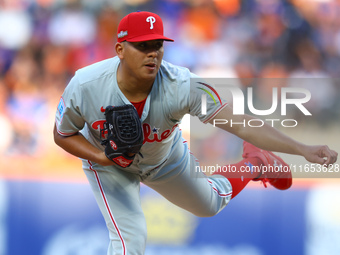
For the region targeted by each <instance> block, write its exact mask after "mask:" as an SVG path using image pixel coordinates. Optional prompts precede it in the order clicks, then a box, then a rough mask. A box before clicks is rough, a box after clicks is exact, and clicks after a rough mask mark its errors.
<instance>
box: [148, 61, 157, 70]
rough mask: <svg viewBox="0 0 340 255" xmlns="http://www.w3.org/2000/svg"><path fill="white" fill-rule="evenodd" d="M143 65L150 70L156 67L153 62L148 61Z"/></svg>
mask: <svg viewBox="0 0 340 255" xmlns="http://www.w3.org/2000/svg"><path fill="white" fill-rule="evenodd" d="M145 67H146V68H147V69H149V70H151V71H153V70H155V69H156V68H157V65H156V64H155V63H148V64H145Z"/></svg>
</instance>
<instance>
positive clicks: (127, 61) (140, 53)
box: [120, 40, 164, 80]
mask: <svg viewBox="0 0 340 255" xmlns="http://www.w3.org/2000/svg"><path fill="white" fill-rule="evenodd" d="M163 55H164V48H163V40H152V41H144V42H124V43H123V50H122V52H121V56H120V59H121V60H123V62H124V68H126V70H127V71H128V72H129V75H134V76H136V77H137V78H139V79H147V80H154V79H155V77H156V75H157V72H158V70H159V68H160V66H161V62H162V59H163Z"/></svg>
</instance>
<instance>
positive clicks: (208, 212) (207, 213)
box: [192, 207, 219, 218]
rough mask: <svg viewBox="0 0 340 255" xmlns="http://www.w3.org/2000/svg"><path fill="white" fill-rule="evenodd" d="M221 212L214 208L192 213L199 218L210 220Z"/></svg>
mask: <svg viewBox="0 0 340 255" xmlns="http://www.w3.org/2000/svg"><path fill="white" fill-rule="evenodd" d="M218 212H219V210H217V209H215V208H212V207H205V208H201V209H199V210H195V211H192V213H193V214H194V215H195V216H197V217H202V218H208V217H212V216H215V215H216V214H217V213H218Z"/></svg>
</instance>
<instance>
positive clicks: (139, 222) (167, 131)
mask: <svg viewBox="0 0 340 255" xmlns="http://www.w3.org/2000/svg"><path fill="white" fill-rule="evenodd" d="M118 65H119V58H117V57H114V58H111V59H107V60H104V61H101V62H99V63H96V64H93V65H91V66H88V67H85V68H83V69H80V70H79V71H77V72H76V74H75V76H74V77H73V79H72V80H71V81H70V83H69V84H68V86H67V87H66V89H65V91H64V93H63V95H62V97H61V99H60V102H59V105H58V110H57V113H56V126H57V130H58V133H59V134H61V135H63V136H70V135H72V134H75V133H77V132H78V131H80V132H81V133H82V134H83V135H84V136H85V138H86V139H88V140H89V141H90V142H91V143H92V144H93V145H94V146H96V147H97V148H99V149H101V150H103V151H104V147H103V146H102V145H101V144H100V142H101V140H102V137H100V136H101V133H100V129H101V128H103V124H104V122H105V115H104V112H105V110H104V109H105V108H106V106H108V105H112V106H119V105H123V104H130V102H129V101H128V100H127V98H126V97H125V96H124V94H123V93H122V92H121V91H120V89H119V87H118V84H117V77H116V74H117V68H118ZM195 77H196V76H195V75H194V74H192V73H190V71H189V70H188V69H186V68H182V67H178V66H174V65H172V64H170V63H167V62H165V61H163V62H162V65H161V67H160V69H159V72H158V74H157V77H156V79H155V82H154V84H153V87H152V90H151V92H150V93H149V95H148V97H147V99H146V102H145V106H144V109H143V112H142V116H141V121H142V125H143V132H144V143H143V146H142V148H141V150H140V153H139V154H137V155H136V157H135V159H134V161H133V163H132V165H131V166H129V167H127V168H121V167H119V166H117V165H112V166H105V167H104V166H101V165H99V164H95V163H94V162H90V161H87V160H83V169H84V172H85V174H86V176H87V179H88V181H89V183H90V185H91V188H92V190H93V194H94V196H95V198H96V201H97V204H98V206H99V208H100V210H101V212H102V214H103V216H104V219H105V222H106V225H107V228H108V230H109V232H110V235H109V236H110V245H109V248H108V253H107V254H110V255H130V254H134V255H136V254H138V255H142V254H144V250H145V245H146V236H147V234H146V222H145V217H144V213H143V210H142V208H141V201H140V194H139V189H140V182H143V183H144V184H145V185H147V186H149V187H150V188H152V189H154V190H156V191H157V192H158V193H159V194H161V195H163V196H164V197H165V198H166V199H168V200H169V201H171V202H172V203H174V204H175V205H177V206H180V207H181V208H183V209H185V210H188V211H190V212H192V213H194V214H195V215H198V216H202V217H207V216H212V215H215V214H216V213H218V212H219V211H220V210H222V209H223V208H224V207H225V206H226V205H227V204H228V202H229V201H230V199H231V194H232V187H231V184H230V182H229V181H228V179H226V178H224V177H221V176H220V177H218V176H214V178H208V177H206V176H205V175H204V173H202V172H200V171H195V169H196V166H197V165H198V161H197V159H196V158H195V157H194V156H193V155H192V154H191V153H190V151H189V148H188V145H187V143H186V141H184V139H183V138H182V135H181V131H180V129H179V127H178V125H179V123H180V121H181V119H182V117H183V116H184V115H185V114H187V113H190V114H191V115H194V116H198V118H199V119H200V120H201V121H202V122H207V121H209V119H211V118H213V116H214V115H216V114H217V113H218V112H219V111H220V110H222V109H223V108H224V106H225V105H226V102H225V101H223V100H221V99H220V98H219V96H218V94H217V93H216V91H215V90H214V89H213V88H212V87H211V86H210V85H208V84H205V83H204V82H201V80H200V79H199V80H196V79H191V78H195ZM196 78H197V77H196ZM194 80H195V81H194ZM202 95H203V96H202ZM207 95H208V96H207ZM202 98H203V99H204V100H202ZM205 99H206V100H205ZM217 99H218V100H217ZM202 102H204V103H203V106H204V107H203V108H204V110H203V108H202ZM201 108H202V109H201ZM203 113H204V114H203ZM121 170H122V171H121Z"/></svg>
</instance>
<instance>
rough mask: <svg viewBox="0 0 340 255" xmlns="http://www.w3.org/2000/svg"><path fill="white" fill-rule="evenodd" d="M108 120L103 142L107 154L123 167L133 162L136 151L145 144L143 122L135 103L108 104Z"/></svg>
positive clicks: (103, 132) (102, 134) (105, 124)
mask: <svg viewBox="0 0 340 255" xmlns="http://www.w3.org/2000/svg"><path fill="white" fill-rule="evenodd" d="M105 117H106V122H105V123H104V129H101V130H100V132H101V137H105V134H106V133H107V138H106V139H104V140H102V142H101V144H102V145H104V146H105V155H106V157H108V158H109V159H110V160H112V161H113V162H115V163H116V164H117V165H119V166H121V167H124V168H125V167H128V166H130V165H131V164H132V161H133V159H134V158H135V155H136V153H138V152H139V150H140V148H141V147H142V145H143V140H144V137H143V131H142V124H141V121H140V119H139V116H138V113H137V111H136V109H135V107H134V106H133V105H130V104H128V105H122V106H115V107H113V106H108V107H106V108H105Z"/></svg>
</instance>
